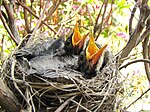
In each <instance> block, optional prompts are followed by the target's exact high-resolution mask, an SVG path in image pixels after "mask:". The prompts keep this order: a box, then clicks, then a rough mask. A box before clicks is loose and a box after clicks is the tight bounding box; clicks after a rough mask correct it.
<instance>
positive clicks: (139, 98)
mask: <svg viewBox="0 0 150 112" xmlns="http://www.w3.org/2000/svg"><path fill="white" fill-rule="evenodd" d="M149 90H150V88H148V89H147V90H146V91H145V92H144V93H143V94H141V96H139V97H138V98H137V99H136V100H135V101H133V102H132V103H131V104H130V105H128V106H127V107H126V108H125V110H126V109H128V108H129V107H130V106H131V105H133V104H134V103H135V102H136V101H138V100H139V99H140V98H142V96H144V95H145V94H146V93H147V92H148V91H149Z"/></svg>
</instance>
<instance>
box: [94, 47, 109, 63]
mask: <svg viewBox="0 0 150 112" xmlns="http://www.w3.org/2000/svg"><path fill="white" fill-rule="evenodd" d="M107 45H108V44H106V45H105V46H103V47H102V48H100V49H99V51H98V52H97V53H95V54H94V55H93V57H92V59H91V64H92V65H95V64H97V63H98V60H99V59H100V57H101V56H102V54H103V52H104V51H105V49H106V47H107Z"/></svg>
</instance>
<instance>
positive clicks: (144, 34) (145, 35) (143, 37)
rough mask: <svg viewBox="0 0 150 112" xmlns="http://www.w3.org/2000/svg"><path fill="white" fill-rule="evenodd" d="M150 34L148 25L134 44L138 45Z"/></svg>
mask: <svg viewBox="0 0 150 112" xmlns="http://www.w3.org/2000/svg"><path fill="white" fill-rule="evenodd" d="M149 34H150V25H149V26H148V27H147V28H146V30H145V31H144V32H143V34H142V35H141V36H139V37H138V38H137V41H136V45H138V44H139V43H140V42H141V41H142V40H144V39H145V38H146V37H147V36H149Z"/></svg>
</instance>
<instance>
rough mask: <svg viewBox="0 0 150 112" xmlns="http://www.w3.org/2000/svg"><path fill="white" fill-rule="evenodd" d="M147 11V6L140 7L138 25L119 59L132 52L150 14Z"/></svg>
mask: <svg viewBox="0 0 150 112" xmlns="http://www.w3.org/2000/svg"><path fill="white" fill-rule="evenodd" d="M148 10H149V7H148V5H147V4H145V5H142V6H141V7H140V18H139V21H138V24H137V26H136V29H135V30H134V32H133V34H132V35H131V36H130V39H129V41H128V43H127V45H126V46H125V48H124V49H123V50H122V53H121V56H120V57H121V58H125V57H127V56H128V55H129V53H130V52H131V51H132V49H133V48H134V47H135V46H136V41H137V38H138V37H139V36H140V34H141V33H142V31H143V29H144V27H145V21H146V19H147V18H148V16H149V14H150V12H149V11H148ZM121 64H122V62H121V63H120V65H121Z"/></svg>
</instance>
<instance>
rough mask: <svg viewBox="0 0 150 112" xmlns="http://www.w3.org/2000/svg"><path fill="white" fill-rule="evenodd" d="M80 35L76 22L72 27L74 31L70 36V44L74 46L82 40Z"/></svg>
mask: <svg viewBox="0 0 150 112" xmlns="http://www.w3.org/2000/svg"><path fill="white" fill-rule="evenodd" d="M82 38H83V37H82V36H81V34H80V31H79V27H78V23H76V25H75V28H74V33H73V37H72V44H73V46H76V45H78V44H79V42H80V41H81V40H82Z"/></svg>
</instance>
